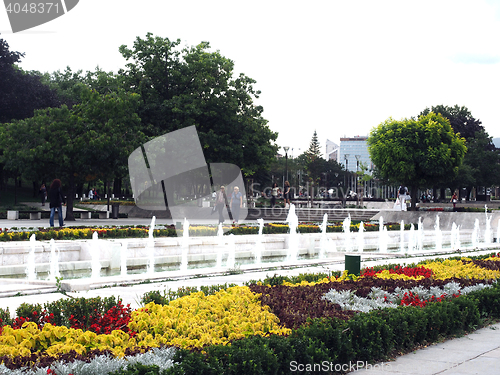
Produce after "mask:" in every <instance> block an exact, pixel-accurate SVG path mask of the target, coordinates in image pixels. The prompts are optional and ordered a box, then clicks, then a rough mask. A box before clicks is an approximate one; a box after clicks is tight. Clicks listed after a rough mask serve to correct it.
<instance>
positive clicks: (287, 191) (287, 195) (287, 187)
mask: <svg viewBox="0 0 500 375" xmlns="http://www.w3.org/2000/svg"><path fill="white" fill-rule="evenodd" d="M290 195H291V192H290V183H289V182H288V181H285V189H284V193H283V198H284V199H285V208H286V205H287V203H288V208H290Z"/></svg>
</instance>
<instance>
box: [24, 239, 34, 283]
mask: <svg viewBox="0 0 500 375" xmlns="http://www.w3.org/2000/svg"><path fill="white" fill-rule="evenodd" d="M35 248H36V237H35V235H34V234H32V235H31V237H30V251H29V253H28V259H27V265H26V276H27V278H28V280H29V281H34V280H36V270H35Z"/></svg>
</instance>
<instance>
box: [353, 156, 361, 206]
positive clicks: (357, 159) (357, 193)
mask: <svg viewBox="0 0 500 375" xmlns="http://www.w3.org/2000/svg"><path fill="white" fill-rule="evenodd" d="M354 156H355V157H356V201H357V205H358V206H359V188H358V169H359V158H360V157H361V155H354Z"/></svg>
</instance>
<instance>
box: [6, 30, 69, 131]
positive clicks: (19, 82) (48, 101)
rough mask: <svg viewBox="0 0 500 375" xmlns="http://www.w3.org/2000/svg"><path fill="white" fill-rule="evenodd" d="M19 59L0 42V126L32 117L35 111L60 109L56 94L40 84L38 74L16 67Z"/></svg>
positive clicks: (19, 55) (19, 57)
mask: <svg viewBox="0 0 500 375" xmlns="http://www.w3.org/2000/svg"><path fill="white" fill-rule="evenodd" d="M23 56H24V54H22V53H19V52H10V51H9V45H8V43H7V42H6V41H5V40H4V39H0V77H1V78H0V123H4V122H9V121H12V120H20V119H24V118H28V117H32V116H33V114H34V111H35V110H36V109H41V108H48V107H57V106H59V105H60V101H59V99H58V97H57V93H56V91H55V90H52V89H50V88H49V87H48V86H47V85H45V84H43V82H42V80H41V77H40V76H39V75H38V74H36V73H28V72H24V71H23V70H22V69H20V68H18V67H17V65H16V63H18V62H19V61H20V60H21V58H22V57H23Z"/></svg>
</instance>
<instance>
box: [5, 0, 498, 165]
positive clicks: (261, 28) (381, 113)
mask: <svg viewBox="0 0 500 375" xmlns="http://www.w3.org/2000/svg"><path fill="white" fill-rule="evenodd" d="M37 1H38V0H37ZM0 6H1V5H0ZM147 32H152V33H153V34H154V35H158V36H161V37H168V38H170V39H171V40H174V39H177V38H180V39H181V40H182V45H196V44H198V43H199V42H200V41H209V42H210V44H211V46H212V49H213V50H219V51H220V52H221V54H222V55H224V56H225V57H227V58H230V59H232V60H233V61H234V62H235V72H236V73H237V74H239V73H240V72H242V73H245V74H246V75H247V76H249V77H251V78H253V79H255V80H256V81H257V83H256V84H255V88H256V89H258V90H261V91H262V94H261V97H260V99H258V100H257V103H258V104H260V105H262V106H263V107H264V117H265V118H266V119H267V120H269V126H270V128H271V129H272V130H273V131H277V132H279V137H278V145H280V146H290V147H291V148H293V156H297V155H299V154H300V153H302V152H304V151H305V150H306V149H307V148H308V147H309V143H310V140H311V138H312V135H313V132H314V130H316V131H317V132H318V136H319V139H320V141H321V145H322V149H323V151H324V149H325V141H326V139H327V138H328V139H330V140H332V141H334V142H336V143H339V138H340V137H343V136H348V137H349V136H356V135H368V133H369V132H370V130H371V129H372V128H373V127H374V126H376V125H378V124H380V123H381V122H382V121H384V120H386V119H387V118H388V117H393V118H396V119H401V118H404V117H411V116H417V115H418V114H419V113H420V112H421V111H422V110H423V109H425V108H426V107H431V106H433V105H439V104H444V105H448V106H454V105H455V104H458V105H460V106H466V107H467V108H468V109H469V110H470V111H471V113H472V115H473V116H474V117H475V118H476V119H480V120H481V121H482V123H483V126H484V127H485V128H486V130H487V132H488V133H489V134H490V136H493V137H497V136H500V129H499V125H500V111H499V110H498V105H499V96H500V95H499V90H500V40H499V39H500V0H474V1H469V0H430V1H429V0H420V1H402V0H395V1H384V0H378V1H375V0H367V1H364V0H361V1H345V0H343V1H337V0H317V1H314V0H313V1H310V2H308V3H306V2H298V1H290V0H289V1H281V0H272V1H270V0H267V1H261V0H252V1H248V0H247V1H234V0H233V1H218V0H210V1H207V0H195V1H189V0H187V1H166V0H141V1H138V0H136V1H132V0H120V1H118V0H105V1H103V0H100V1H98V0H81V1H80V2H79V4H78V5H77V6H76V7H75V8H74V9H73V10H71V11H70V12H68V13H67V14H66V15H64V16H62V17H60V18H58V19H56V20H53V21H51V22H49V23H47V24H44V25H41V26H38V27H36V28H34V29H31V30H27V31H24V32H20V33H15V34H13V33H12V31H11V28H10V25H9V23H8V18H7V13H6V12H5V11H4V10H3V8H0V33H1V35H0V38H3V39H5V40H6V41H7V42H8V43H9V45H10V50H11V51H19V52H24V53H25V54H26V55H25V58H24V59H23V62H22V64H21V67H22V68H23V69H26V70H39V71H42V72H45V71H47V72H53V71H56V70H64V69H65V67H66V66H70V67H71V69H72V70H74V71H76V70H78V69H82V70H84V71H87V70H94V68H95V67H96V66H99V67H100V68H102V69H104V70H106V71H115V72H116V71H118V69H119V68H121V67H124V65H125V59H123V58H122V56H121V55H120V53H119V52H118V47H119V46H120V45H122V44H126V45H128V46H129V47H131V46H132V44H133V42H134V40H135V38H136V37H137V36H140V37H145V35H146V33H147ZM290 152H291V151H290Z"/></svg>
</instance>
